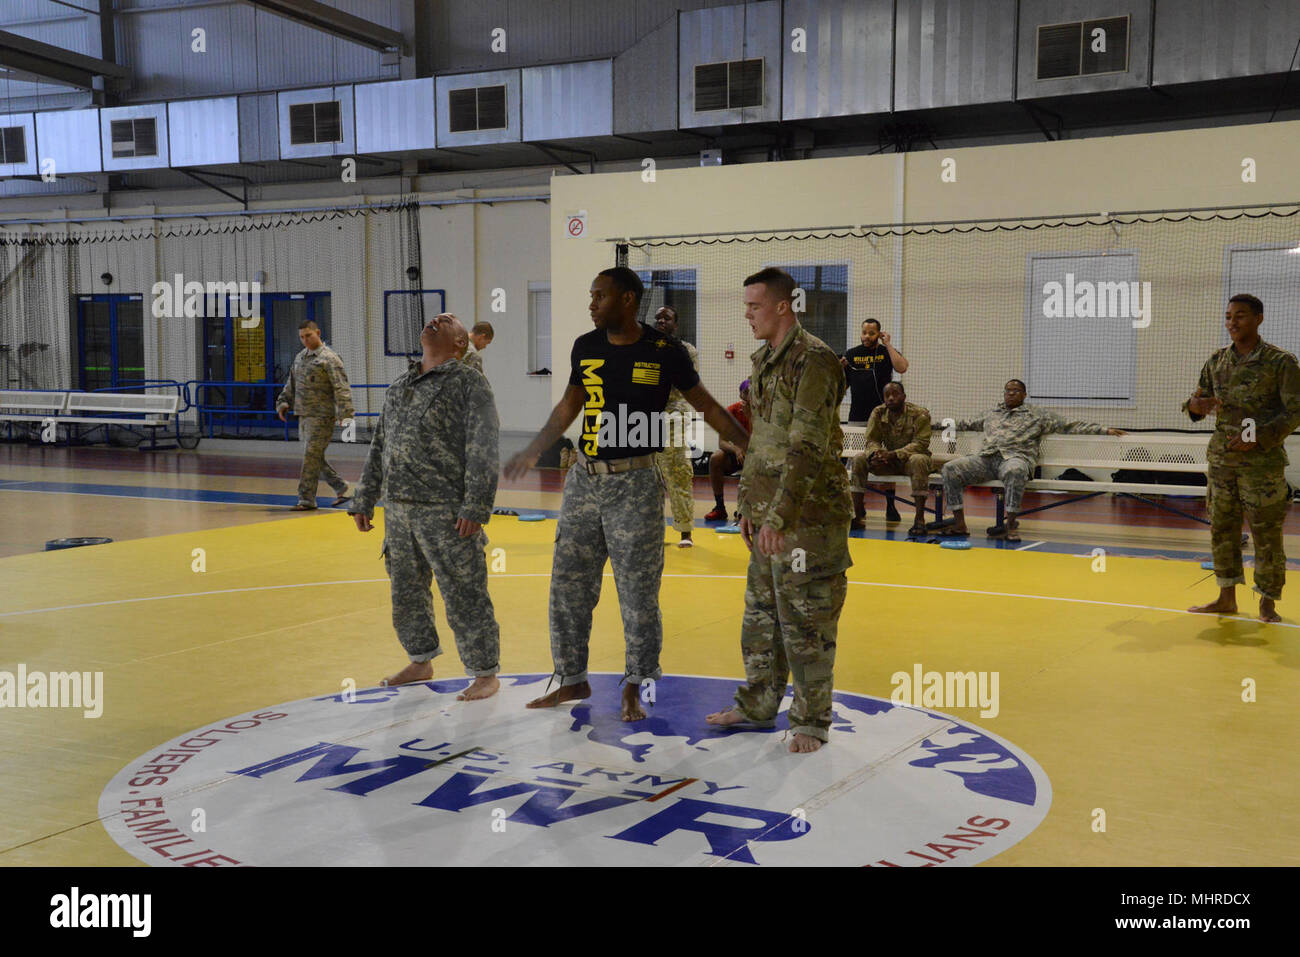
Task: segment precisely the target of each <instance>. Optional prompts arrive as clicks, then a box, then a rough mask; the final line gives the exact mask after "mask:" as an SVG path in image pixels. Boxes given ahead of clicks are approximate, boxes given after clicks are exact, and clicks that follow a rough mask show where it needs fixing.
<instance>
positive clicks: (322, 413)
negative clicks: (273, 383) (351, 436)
mask: <svg viewBox="0 0 1300 957" xmlns="http://www.w3.org/2000/svg"><path fill="white" fill-rule="evenodd" d="M275 407H276V409H279V408H281V407H288V408H291V409H293V411H294V412H295V413H296V414H298V415H306V416H318V417H320V418H323V419H337V420H339V421H342V420H343V419H350V418H352V417H353V415H355V414H356V411H355V410H354V409H353V408H352V387H351V386H350V385H348V374H347V373H346V372H344V371H343V360H342V359H340V358H339V356H338V353H337V352H335V351H334V350H333V349H331V348H330V347H329V346H327V345H325V344H324V343H322V344H321V346H320V348H319V349H317V350H316V351H315V352H312V350H310V349H303V350H302V352H300V353H298V355H296V356H295V357H294V360H293V366H292V368H290V369H289V380H288V381H287V382H286V383H285V384H284V388H283V389H281V390H280V394H279V395H278V396H276V399H275Z"/></svg>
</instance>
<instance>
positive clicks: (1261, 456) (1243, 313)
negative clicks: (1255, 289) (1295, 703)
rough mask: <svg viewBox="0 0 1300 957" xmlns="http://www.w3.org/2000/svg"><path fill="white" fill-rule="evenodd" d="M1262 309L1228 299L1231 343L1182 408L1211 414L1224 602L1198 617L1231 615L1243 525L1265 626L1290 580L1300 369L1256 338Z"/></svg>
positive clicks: (1249, 300) (1215, 541)
mask: <svg viewBox="0 0 1300 957" xmlns="http://www.w3.org/2000/svg"><path fill="white" fill-rule="evenodd" d="M1263 319H1264V304H1263V303H1261V302H1260V301H1259V299H1257V298H1256V297H1255V296H1250V295H1238V296H1233V297H1232V298H1231V299H1230V300H1228V310H1227V314H1226V318H1225V320H1224V324H1225V325H1226V326H1227V329H1228V336H1229V337H1230V338H1231V339H1232V345H1230V346H1228V347H1226V348H1224V349H1220V350H1219V351H1218V352H1216V353H1215V354H1214V355H1212V356H1210V358H1209V361H1207V362H1206V363H1205V366H1204V368H1202V369H1201V379H1200V382H1199V383H1198V385H1197V389H1196V393H1195V395H1193V396H1192V397H1191V398H1190V399H1188V400H1187V401H1186V402H1184V403H1183V409H1184V410H1185V411H1186V412H1187V414H1188V415H1189V416H1190V417H1191V418H1192V421H1197V420H1199V419H1202V418H1204V417H1205V416H1207V415H1210V414H1214V416H1215V425H1214V434H1213V435H1212V436H1211V437H1210V445H1209V448H1208V449H1207V451H1206V459H1207V461H1208V463H1209V483H1208V490H1207V502H1206V504H1207V507H1208V509H1209V513H1210V542H1211V546H1212V548H1213V551H1214V573H1215V580H1216V582H1217V583H1218V585H1219V597H1218V598H1217V599H1216V600H1215V601H1213V602H1211V603H1210V604H1208V605H1198V606H1197V607H1195V608H1190V609H1188V610H1189V611H1194V612H1207V613H1215V614H1234V613H1235V612H1236V611H1237V586H1238V585H1241V584H1244V583H1245V581H1246V578H1245V575H1244V574H1243V569H1242V564H1241V522H1242V518H1243V517H1244V518H1245V520H1246V521H1247V522H1249V523H1250V533H1251V535H1252V536H1253V537H1254V540H1255V591H1256V592H1258V593H1259V596H1260V598H1259V617H1260V620H1261V621H1281V620H1282V619H1281V618H1280V617H1279V616H1278V614H1277V611H1276V609H1275V608H1274V603H1275V602H1276V601H1278V600H1279V599H1280V598H1281V597H1282V585H1283V584H1284V583H1285V582H1286V554H1285V553H1284V552H1283V550H1282V522H1283V521H1284V520H1285V518H1286V511H1287V505H1288V504H1289V502H1288V498H1287V485H1286V477H1285V475H1284V472H1285V469H1286V466H1287V456H1286V450H1285V449H1284V448H1283V443H1284V442H1285V441H1286V437H1287V436H1288V435H1290V434H1291V432H1292V431H1293V430H1294V429H1295V428H1296V426H1297V425H1300V366H1297V364H1296V358H1295V356H1293V355H1292V354H1291V353H1289V352H1284V351H1283V350H1281V349H1279V348H1277V347H1276V346H1272V345H1269V344H1268V343H1267V342H1265V341H1264V340H1263V339H1261V338H1260V336H1259V324H1260V323H1261V322H1262V321H1263Z"/></svg>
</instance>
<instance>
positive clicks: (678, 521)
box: [655, 445, 695, 532]
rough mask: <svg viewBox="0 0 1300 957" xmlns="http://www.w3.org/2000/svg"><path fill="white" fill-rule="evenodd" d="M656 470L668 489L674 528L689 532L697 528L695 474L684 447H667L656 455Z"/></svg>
mask: <svg viewBox="0 0 1300 957" xmlns="http://www.w3.org/2000/svg"><path fill="white" fill-rule="evenodd" d="M655 468H656V469H658V470H659V476H660V479H661V480H662V481H663V484H664V485H665V486H667V488H668V501H669V502H670V503H671V504H672V508H673V528H675V529H677V531H679V532H689V531H690V530H691V529H692V528H694V527H695V495H694V494H693V493H694V491H695V472H694V470H692V469H691V460H690V456H689V455H688V453H687V450H686V446H684V445H665V446H664V450H663V451H662V452H656V453H655Z"/></svg>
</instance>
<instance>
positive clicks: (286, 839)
mask: <svg viewBox="0 0 1300 957" xmlns="http://www.w3.org/2000/svg"><path fill="white" fill-rule="evenodd" d="M546 679H547V676H546V675H516V676H503V677H502V686H501V691H500V692H499V693H498V694H497V695H496V696H495V697H493V698H490V699H487V700H486V701H475V702H458V701H456V700H455V696H456V694H457V692H459V691H461V690H462V689H464V687H465V686H466V685H467V684H468V679H449V680H434V681H429V682H424V683H420V684H413V685H403V686H399V687H395V688H374V689H369V690H364V691H358V692H356V693H355V694H351V693H348V694H339V695H329V696H324V697H319V698H312V699H307V700H303V701H296V702H292V703H290V704H285V705H277V706H275V707H272V708H266V709H262V710H261V711H258V712H253V713H250V714H249V715H243V716H239V717H236V718H232V719H230V720H229V721H224V722H218V723H217V724H214V725H212V726H211V727H208V728H204V729H199V730H196V731H194V732H190V733H189V734H186V735H182V736H181V737H179V738H176V739H174V740H173V741H171V742H168V743H166V744H164V745H161V746H159V748H157V749H155V750H154V751H151V752H149V753H148V754H146V755H144V756H143V757H142V758H141V759H140V760H138V761H135V762H132V763H131V764H130V765H128V766H127V767H126V768H124V769H123V770H122V771H121V772H119V774H118V775H117V776H116V777H115V778H114V779H113V780H112V781H111V782H110V783H109V785H108V786H107V788H106V789H105V791H104V793H103V796H102V797H101V799H100V813H101V817H102V818H103V819H104V825H105V827H106V828H107V829H108V831H109V833H110V834H111V835H112V836H113V837H114V839H115V840H117V842H118V843H119V844H120V845H121V846H122V847H123V848H125V849H126V850H127V851H128V852H130V853H131V854H132V855H134V856H135V857H137V858H139V859H141V860H144V861H147V862H149V863H152V864H186V863H193V862H195V861H196V860H199V861H203V862H205V863H210V862H212V861H213V860H215V861H216V862H217V863H240V864H255V865H272V864H287V865H318V864H336V865H339V864H342V865H346V864H356V865H382V864H395V865H419V864H444V865H466V864H470V865H492V864H499V865H527V864H540V865H575V864H576V865H602V864H604V865H618V866H626V865H656V864H657V865H690V864H697V865H700V864H702V865H740V866H758V865H873V866H885V867H890V866H916V867H919V866H935V865H941V864H966V865H969V864H975V863H978V862H980V861H983V860H987V859H988V858H990V857H992V856H994V855H996V854H998V853H1000V852H1001V851H1003V850H1005V849H1006V848H1007V847H1010V846H1011V845H1012V844H1014V843H1016V842H1017V841H1019V840H1020V839H1021V838H1023V837H1024V836H1025V835H1026V834H1028V833H1029V832H1030V831H1032V830H1033V829H1034V828H1035V827H1036V826H1037V825H1038V823H1039V822H1040V821H1041V820H1042V819H1043V817H1044V816H1045V815H1046V812H1047V808H1048V806H1049V805H1050V802H1051V789H1050V785H1049V784H1048V781H1047V778H1046V776H1045V775H1044V773H1043V771H1042V769H1041V768H1039V767H1038V765H1037V764H1036V763H1035V762H1034V761H1033V760H1032V759H1031V758H1029V757H1028V755H1025V754H1023V753H1022V752H1020V751H1018V750H1017V749H1015V748H1014V747H1013V746H1012V745H1010V744H1008V743H1007V742H1005V741H1003V740H1001V739H1000V738H997V737H995V736H994V735H992V734H990V733H988V732H987V731H983V730H981V729H979V728H976V727H973V726H971V725H969V724H966V723H964V722H961V721H958V720H956V719H953V718H950V717H948V716H946V715H942V714H939V713H937V712H932V711H928V710H925V709H920V708H913V707H908V706H904V705H895V704H891V703H890V702H889V701H885V700H881V699H878V698H872V697H868V696H865V695H856V694H848V693H845V692H836V694H835V698H834V701H835V707H834V722H833V725H832V729H831V733H830V736H831V740H830V744H829V746H828V747H825V748H823V749H821V750H820V751H818V752H816V753H814V754H791V753H790V752H789V751H788V750H787V748H786V745H785V744H784V743H783V740H782V739H783V738H784V737H785V734H786V731H785V724H786V719H785V717H784V715H782V717H781V718H779V719H778V727H777V728H776V729H763V730H752V729H750V730H737V729H720V728H716V727H713V726H710V725H708V724H706V723H705V722H704V715H705V714H706V713H708V712H710V711H714V710H717V709H718V708H720V707H725V706H726V705H727V704H728V702H729V701H730V700H731V696H732V694H733V692H734V691H735V688H736V686H737V681H736V680H735V679H722V678H699V677H680V676H665V677H664V678H662V679H660V680H659V681H657V682H656V683H655V685H654V689H653V702H647V711H648V714H649V716H648V717H647V718H646V719H645V720H643V721H638V722H634V723H630V724H629V723H625V722H623V721H622V720H620V717H619V707H618V698H619V688H618V686H619V682H620V676H618V675H592V676H591V678H590V681H591V685H592V690H593V694H592V697H591V698H589V699H588V700H586V701H582V702H579V703H577V704H574V705H572V706H568V707H561V708H558V709H555V710H553V711H528V710H526V709H525V708H524V704H525V702H526V701H528V700H530V699H531V698H533V697H536V696H537V694H538V693H539V692H540V690H541V689H542V688H543V687H545V684H546ZM648 696H649V693H648V692H647V695H646V697H648ZM787 705H788V700H787ZM198 814H201V815H202V818H203V819H204V820H205V822H206V828H205V830H203V831H202V832H197V833H196V832H194V831H193V830H192V829H191V827H190V823H191V821H192V820H195V819H196V816H197V815H198Z"/></svg>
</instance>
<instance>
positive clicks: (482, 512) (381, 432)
mask: <svg viewBox="0 0 1300 957" xmlns="http://www.w3.org/2000/svg"><path fill="white" fill-rule="evenodd" d="M464 333H465V329H464V327H463V326H461V324H460V322H459V321H458V320H457V319H456V317H455V316H451V315H447V314H445V313H444V314H441V315H438V316H436V317H435V318H433V319H430V320H429V321H428V322H427V323H426V324H425V327H424V330H423V331H422V332H421V333H420V345H421V346H422V347H423V349H424V355H423V357H422V358H421V360H420V361H419V362H418V363H415V364H413V365H412V366H411V368H410V369H408V370H407V371H406V372H404V373H403V374H402V375H400V376H398V377H397V379H396V380H395V381H394V382H393V384H392V385H391V386H389V388H388V395H387V396H385V398H384V411H383V413H382V414H381V415H380V417H379V425H378V426H377V427H376V429H375V437H374V439H373V440H372V441H371V444H370V454H369V455H368V456H367V457H366V467H365V471H364V472H362V475H361V481H360V483H359V484H358V485H357V492H356V497H355V499H354V501H353V503H352V507H351V508H350V509H348V511H349V512H350V513H352V518H353V520H354V521H355V522H356V525H357V528H358V529H359V530H361V531H363V532H368V531H370V530H371V528H372V527H373V526H372V525H371V517H372V516H373V514H374V508H375V502H376V501H377V500H378V499H379V496H380V493H381V491H382V492H383V496H384V506H385V507H384V562H385V565H386V567H387V569H388V575H389V578H390V579H391V581H392V596H393V628H394V629H395V630H396V631H397V638H398V640H399V641H400V642H401V643H402V647H403V648H404V649H405V650H406V653H407V655H408V656H409V658H410V661H411V663H410V664H409V665H407V666H406V667H405V668H403V669H402V670H401V671H399V672H397V673H396V674H394V675H391V676H390V677H388V678H385V679H384V680H383V681H381V682H380V684H381V685H385V686H387V685H399V684H408V683H410V682H417V681H427V680H429V679H430V678H431V677H433V666H432V664H430V662H431V661H432V660H433V659H434V658H436V657H437V656H438V655H440V654H442V648H441V647H440V645H439V642H438V632H437V629H436V628H435V627H434V616H433V598H432V595H431V593H430V590H429V586H430V579H431V577H432V576H436V577H437V580H438V590H439V591H440V592H441V593H442V600H443V603H444V604H445V605H446V608H447V622H448V624H450V625H451V629H452V633H453V634H454V635H455V638H456V650H457V652H458V653H459V655H460V660H461V662H462V663H463V664H464V666H465V670H466V672H467V673H468V674H469V675H471V676H473V678H474V681H473V683H472V684H471V685H470V686H469V687H468V688H467V689H465V690H464V691H463V692H461V694H460V695H458V696H457V698H458V700H462V701H463V700H467V699H474V698H487V697H489V696H491V695H492V694H494V693H495V692H496V690H497V688H498V687H499V686H500V685H499V682H498V680H497V678H496V673H497V672H498V671H499V670H500V667H499V664H500V662H499V660H498V658H499V654H500V632H499V629H498V627H497V622H496V616H495V613H494V610H493V607H492V599H491V597H489V595H488V588H487V558H486V556H485V555H484V554H483V549H484V546H485V545H486V544H487V536H485V535H484V534H483V526H484V525H485V524H487V521H488V518H489V516H490V515H491V513H492V501H493V499H494V498H495V497H496V490H497V455H498V452H497V446H498V436H499V424H498V420H497V410H496V403H495V401H494V399H493V396H492V388H491V386H489V385H488V382H487V379H485V378H483V376H482V375H481V374H480V373H478V372H475V371H474V370H473V369H471V368H469V367H468V366H466V365H465V364H464V363H462V362H459V361H458V360H457V358H456V356H457V352H458V351H459V341H458V339H459V337H461V336H463V335H464Z"/></svg>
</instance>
